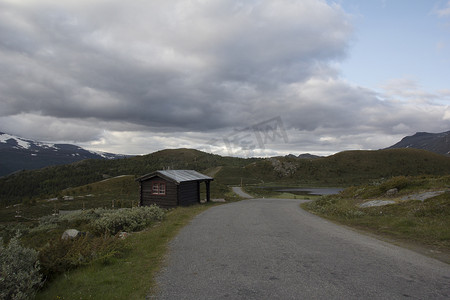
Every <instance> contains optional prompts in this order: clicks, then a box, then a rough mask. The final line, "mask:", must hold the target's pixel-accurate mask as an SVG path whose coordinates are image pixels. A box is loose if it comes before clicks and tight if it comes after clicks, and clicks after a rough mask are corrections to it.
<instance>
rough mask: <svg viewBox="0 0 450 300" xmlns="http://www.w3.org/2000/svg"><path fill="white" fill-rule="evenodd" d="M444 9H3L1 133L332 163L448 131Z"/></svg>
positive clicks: (398, 0)
mask: <svg viewBox="0 0 450 300" xmlns="http://www.w3.org/2000/svg"><path fill="white" fill-rule="evenodd" d="M449 105H450V1H429V0H422V1H420V0H395V1H389V0H385V1H381V0H368V1H357V0H340V1H339V0H337V1H320V0H297V1H294V0H278V1H274V0H261V1H256V0H255V1H252V0H245V1H230V0H217V1H214V0H211V1H205V0H198V1H196V0H189V1H184V0H178V1H176V0H173V1H172V0H167V1H160V0H154V1H150V0H148V1H142V0H139V1H138V0H129V1H123V0H64V1H61V0H39V1H38V0H0V131H2V132H7V133H10V134H15V135H19V136H22V137H25V138H29V139H34V140H40V141H47V142H68V143H75V144H77V145H80V146H83V147H85V148H88V149H93V150H102V151H107V152H114V153H123V154H147V153H151V152H154V151H156V150H160V149H165V148H180V147H188V148H196V149H199V150H204V151H210V152H214V153H216V154H226V155H228V154H231V155H239V156H250V155H255V156H268V155H283V154H288V153H294V154H300V153H305V152H309V153H313V154H319V155H328V154H332V153H335V152H338V151H343V150H349V149H379V148H383V147H387V146H390V145H392V144H393V143H395V142H397V141H398V140H399V139H400V138H402V137H403V136H405V135H412V134H414V133H415V132H417V131H427V132H443V131H447V130H450V107H449Z"/></svg>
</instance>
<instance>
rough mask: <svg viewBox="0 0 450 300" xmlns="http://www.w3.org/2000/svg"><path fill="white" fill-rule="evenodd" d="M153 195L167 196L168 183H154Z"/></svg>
mask: <svg viewBox="0 0 450 300" xmlns="http://www.w3.org/2000/svg"><path fill="white" fill-rule="evenodd" d="M152 194H153V195H165V194H166V183H164V182H153V187H152Z"/></svg>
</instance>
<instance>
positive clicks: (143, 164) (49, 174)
mask: <svg viewBox="0 0 450 300" xmlns="http://www.w3.org/2000/svg"><path fill="white" fill-rule="evenodd" d="M219 167H220V168H219ZM165 168H170V169H194V170H197V171H200V172H205V173H207V172H210V171H213V172H214V173H215V175H214V178H215V182H216V183H218V184H221V185H226V184H240V183H241V180H242V182H243V183H244V184H266V183H276V184H296V185H300V184H302V185H305V184H319V185H352V184H359V183H365V182H367V181H369V180H374V179H379V178H382V177H384V178H389V177H392V176H398V175H405V176H409V175H411V176H412V175H422V174H429V175H447V174H450V158H449V157H446V156H443V155H439V154H434V153H431V152H428V151H425V150H417V149H388V150H377V151H345V152H341V153H337V154H335V155H332V156H329V157H325V158H318V159H314V160H307V159H298V158H293V157H275V158H266V159H262V158H250V159H243V158H236V157H223V156H219V155H214V154H208V153H205V152H201V151H198V150H193V149H172V150H162V151H158V152H155V153H152V154H149V155H144V156H137V157H132V158H126V159H119V160H85V161H81V162H77V163H74V164H70V165H64V166H56V167H49V168H44V169H41V170H36V171H23V172H20V173H17V174H14V175H11V176H8V177H4V178H0V204H1V205H3V206H5V205H10V204H13V203H19V202H23V201H28V200H29V199H31V198H34V199H36V198H49V197H55V196H57V195H58V193H59V192H60V191H61V190H63V189H66V188H70V187H72V188H73V187H77V186H82V185H86V184H90V183H93V182H97V181H101V180H103V179H106V178H110V177H115V176H119V175H123V174H131V175H134V176H140V175H143V174H146V173H149V172H153V171H155V170H160V169H165Z"/></svg>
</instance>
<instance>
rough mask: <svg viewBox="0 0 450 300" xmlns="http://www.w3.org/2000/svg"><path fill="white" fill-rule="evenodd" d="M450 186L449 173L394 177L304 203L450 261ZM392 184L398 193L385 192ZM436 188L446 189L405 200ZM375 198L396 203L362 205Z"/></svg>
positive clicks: (340, 220)
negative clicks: (430, 194) (444, 174)
mask: <svg viewBox="0 0 450 300" xmlns="http://www.w3.org/2000/svg"><path fill="white" fill-rule="evenodd" d="M449 187H450V176H443V177H422V178H419V177H394V178H392V179H390V180H386V181H384V182H382V183H379V184H372V185H365V186H359V187H351V188H348V189H346V190H344V191H343V192H342V193H341V194H339V195H334V196H327V197H321V198H319V199H317V200H316V201H311V202H308V203H303V204H302V205H301V206H302V207H303V208H304V209H306V210H308V211H310V212H312V213H314V214H317V215H319V216H321V217H324V218H327V219H329V220H332V221H335V222H337V223H340V224H344V225H347V226H350V227H353V228H356V229H360V230H363V231H366V232H369V233H372V234H375V235H376V236H380V237H384V238H387V239H388V240H390V241H394V242H398V243H399V244H403V245H406V246H408V245H411V248H412V249H414V248H421V250H424V249H425V250H426V252H428V254H429V255H431V256H435V257H436V258H439V259H441V260H443V261H446V262H447V263H450V192H449V191H448V188H449ZM391 188H397V189H398V194H397V195H395V196H386V191H387V190H388V189H391ZM437 190H441V191H447V192H444V193H443V194H441V195H438V196H435V197H431V198H429V199H426V200H424V201H419V200H403V199H404V197H406V196H408V195H414V194H420V193H423V192H426V191H437ZM372 200H390V201H393V202H395V203H393V204H389V205H384V206H374V207H365V208H363V207H360V206H359V205H360V204H361V203H364V202H367V201H372ZM421 252H423V251H421ZM425 254H426V253H425ZM434 254H436V255H434Z"/></svg>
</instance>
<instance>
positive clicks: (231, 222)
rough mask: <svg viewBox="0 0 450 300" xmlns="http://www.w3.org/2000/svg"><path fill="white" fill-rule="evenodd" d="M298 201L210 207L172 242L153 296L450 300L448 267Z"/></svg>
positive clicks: (270, 201)
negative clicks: (312, 211)
mask: <svg viewBox="0 0 450 300" xmlns="http://www.w3.org/2000/svg"><path fill="white" fill-rule="evenodd" d="M299 203H300V200H280V199H252V200H246V201H241V202H236V203H230V204H226V205H221V206H217V207H212V208H210V209H209V210H207V211H205V212H204V213H202V214H200V215H198V216H197V217H196V218H194V219H193V220H192V222H191V223H190V224H189V225H188V226H186V227H184V228H183V229H182V230H181V231H180V233H179V234H178V235H177V237H176V238H175V239H174V240H173V241H172V242H171V243H170V251H169V255H168V258H167V261H166V266H165V267H164V268H163V269H162V271H161V272H160V274H159V275H158V277H157V283H158V287H159V291H158V293H157V294H156V295H153V296H150V297H149V298H157V299H403V298H413V299H449V298H450V265H448V264H445V263H442V262H439V261H437V260H434V259H431V258H428V257H425V256H422V255H420V254H417V253H415V252H412V251H410V250H407V249H403V248H400V247H397V246H394V245H391V244H388V243H385V242H382V241H379V240H377V239H374V238H371V237H368V236H365V235H362V234H359V233H356V232H354V231H352V230H349V229H346V228H344V227H341V226H337V225H335V224H334V223H331V222H328V221H325V220H323V219H321V218H319V217H316V216H314V215H311V214H309V213H307V212H305V211H304V210H302V209H301V208H300V207H299Z"/></svg>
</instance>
